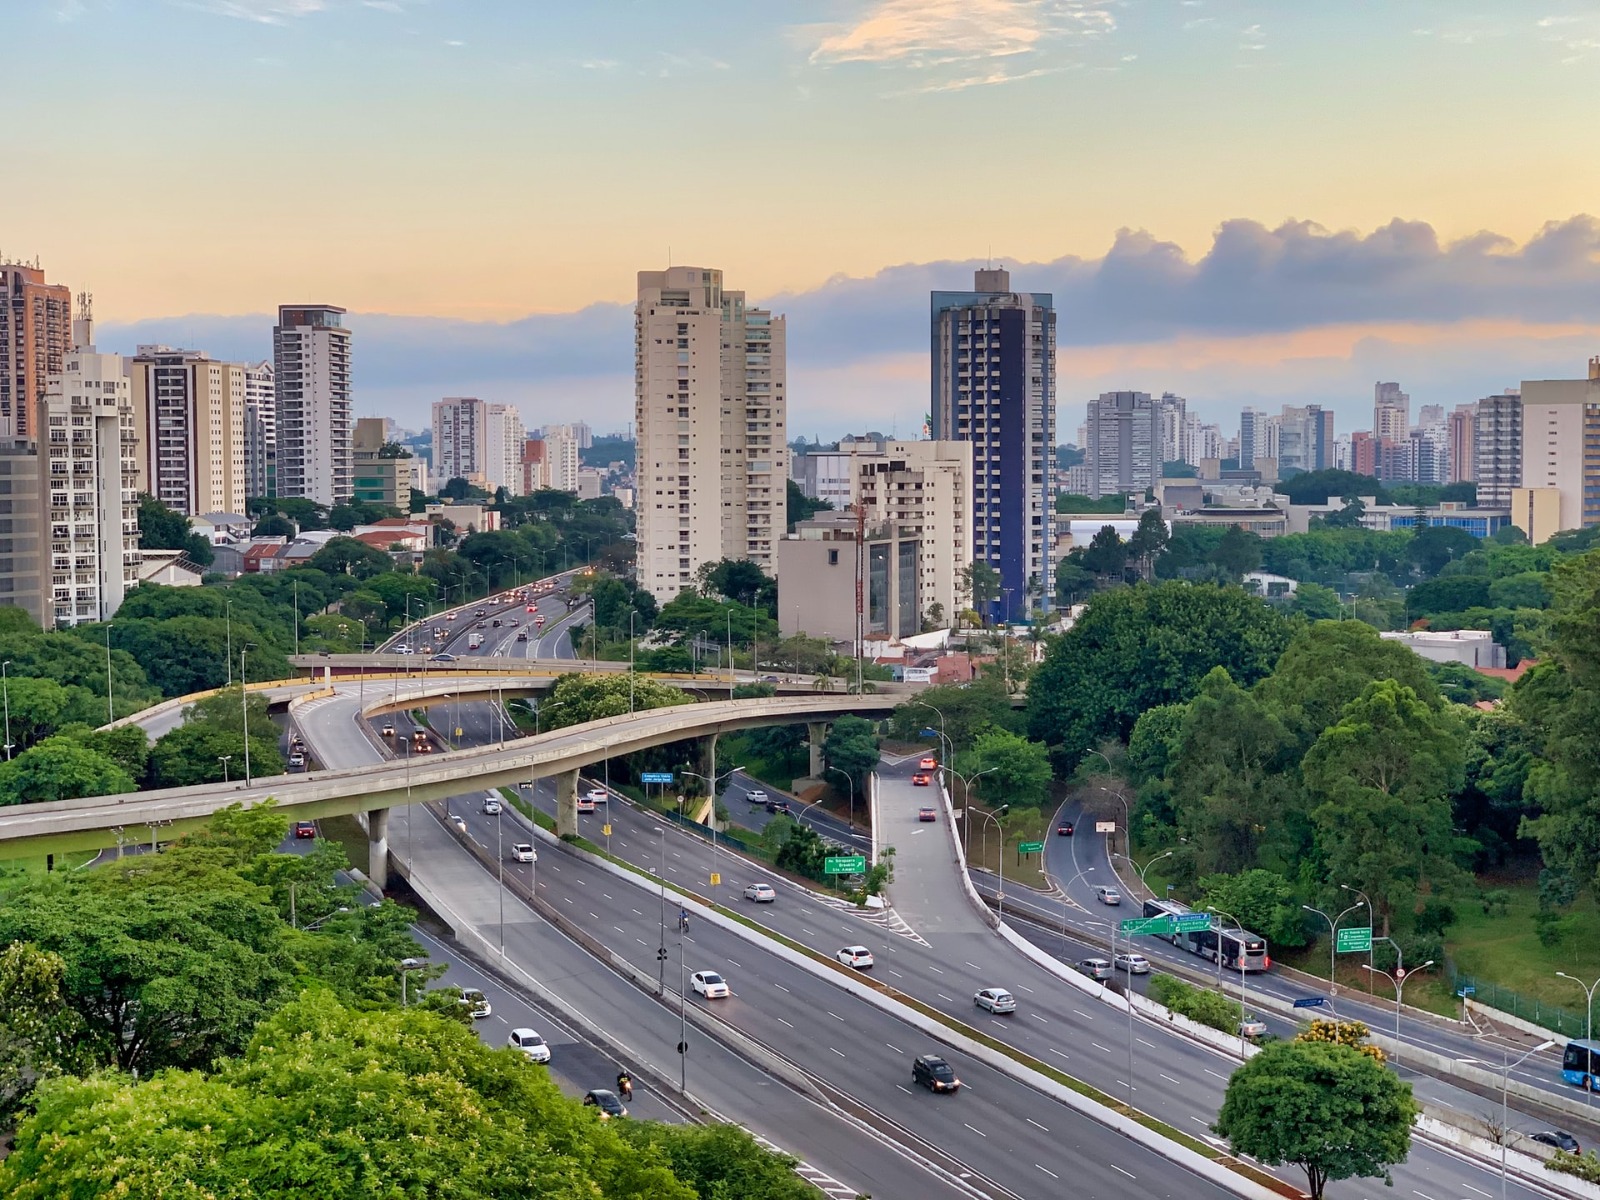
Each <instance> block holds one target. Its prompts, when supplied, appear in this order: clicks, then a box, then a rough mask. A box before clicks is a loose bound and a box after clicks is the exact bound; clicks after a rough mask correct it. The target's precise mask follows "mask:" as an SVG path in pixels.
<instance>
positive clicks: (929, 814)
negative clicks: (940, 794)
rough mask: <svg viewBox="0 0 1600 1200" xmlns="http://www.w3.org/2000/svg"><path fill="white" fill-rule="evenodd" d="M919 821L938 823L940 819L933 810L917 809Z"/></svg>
mask: <svg viewBox="0 0 1600 1200" xmlns="http://www.w3.org/2000/svg"><path fill="white" fill-rule="evenodd" d="M917 820H919V821H936V820H938V817H936V816H935V815H934V811H933V809H931V808H927V807H924V808H919V809H917Z"/></svg>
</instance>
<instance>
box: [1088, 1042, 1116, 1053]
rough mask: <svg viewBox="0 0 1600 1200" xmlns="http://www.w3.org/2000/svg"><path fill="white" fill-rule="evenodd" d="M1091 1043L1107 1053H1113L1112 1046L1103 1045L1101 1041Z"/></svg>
mask: <svg viewBox="0 0 1600 1200" xmlns="http://www.w3.org/2000/svg"><path fill="white" fill-rule="evenodd" d="M1089 1045H1091V1046H1093V1047H1094V1048H1095V1049H1096V1050H1104V1051H1105V1052H1106V1053H1107V1054H1110V1053H1111V1047H1110V1046H1102V1045H1101V1044H1100V1043H1099V1042H1090V1043H1089Z"/></svg>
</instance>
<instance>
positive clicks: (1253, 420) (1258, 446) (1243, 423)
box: [1239, 408, 1271, 471]
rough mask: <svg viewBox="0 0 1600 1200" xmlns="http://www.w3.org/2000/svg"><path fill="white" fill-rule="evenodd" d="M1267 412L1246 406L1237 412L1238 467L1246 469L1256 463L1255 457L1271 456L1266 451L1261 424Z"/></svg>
mask: <svg viewBox="0 0 1600 1200" xmlns="http://www.w3.org/2000/svg"><path fill="white" fill-rule="evenodd" d="M1266 419H1267V414H1266V413H1264V412H1262V411H1261V410H1260V409H1256V408H1246V409H1244V410H1243V411H1242V412H1240V413H1239V469H1240V470H1243V471H1248V470H1250V469H1251V468H1252V467H1254V466H1255V465H1256V457H1257V456H1258V455H1259V456H1260V457H1262V458H1269V457H1271V456H1270V455H1269V454H1268V453H1267V447H1266V442H1265V439H1264V438H1263V437H1262V433H1263V432H1264V431H1263V429H1262V426H1263V424H1264V423H1265V422H1266Z"/></svg>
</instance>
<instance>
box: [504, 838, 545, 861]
mask: <svg viewBox="0 0 1600 1200" xmlns="http://www.w3.org/2000/svg"><path fill="white" fill-rule="evenodd" d="M511 857H512V858H514V859H516V860H517V861H518V862H538V861H539V852H538V851H537V850H535V849H534V848H533V847H532V846H531V845H530V844H528V843H527V842H518V843H516V844H515V845H514V846H512V847H511Z"/></svg>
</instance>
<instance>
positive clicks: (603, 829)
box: [600, 821, 611, 837]
mask: <svg viewBox="0 0 1600 1200" xmlns="http://www.w3.org/2000/svg"><path fill="white" fill-rule="evenodd" d="M600 832H601V833H603V834H605V835H606V836H607V837H610V836H611V822H610V821H607V822H606V823H605V824H604V825H602V826H600Z"/></svg>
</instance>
